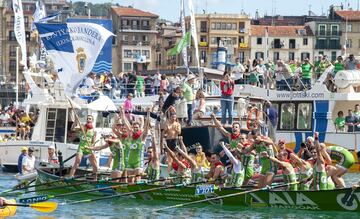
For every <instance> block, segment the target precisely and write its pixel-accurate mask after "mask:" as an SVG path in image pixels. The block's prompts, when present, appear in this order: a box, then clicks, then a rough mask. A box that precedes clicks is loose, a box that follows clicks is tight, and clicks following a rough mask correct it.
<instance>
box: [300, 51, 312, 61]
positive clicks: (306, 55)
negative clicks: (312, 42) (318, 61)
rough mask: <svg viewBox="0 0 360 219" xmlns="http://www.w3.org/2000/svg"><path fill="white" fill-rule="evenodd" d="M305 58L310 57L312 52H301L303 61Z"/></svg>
mask: <svg viewBox="0 0 360 219" xmlns="http://www.w3.org/2000/svg"><path fill="white" fill-rule="evenodd" d="M304 59H310V53H308V52H302V53H301V61H304Z"/></svg>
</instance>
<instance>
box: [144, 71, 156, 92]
mask: <svg viewBox="0 0 360 219" xmlns="http://www.w3.org/2000/svg"><path fill="white" fill-rule="evenodd" d="M144 83H145V96H151V95H154V79H153V78H152V77H150V76H147V77H146V78H145V79H144Z"/></svg>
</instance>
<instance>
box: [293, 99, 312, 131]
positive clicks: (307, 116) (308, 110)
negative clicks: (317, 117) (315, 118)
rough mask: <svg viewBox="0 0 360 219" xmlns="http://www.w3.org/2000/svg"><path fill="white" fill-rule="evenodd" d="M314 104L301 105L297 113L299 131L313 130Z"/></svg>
mask: <svg viewBox="0 0 360 219" xmlns="http://www.w3.org/2000/svg"><path fill="white" fill-rule="evenodd" d="M311 115H312V104H311V103H300V104H299V105H298V112H297V129H303V130H304V129H311Z"/></svg>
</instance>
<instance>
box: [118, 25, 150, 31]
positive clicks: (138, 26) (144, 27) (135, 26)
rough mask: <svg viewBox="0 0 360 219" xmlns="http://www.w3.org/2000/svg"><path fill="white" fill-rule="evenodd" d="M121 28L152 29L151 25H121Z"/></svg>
mask: <svg viewBox="0 0 360 219" xmlns="http://www.w3.org/2000/svg"><path fill="white" fill-rule="evenodd" d="M120 30H143V31H150V30H151V26H140V25H121V26H120Z"/></svg>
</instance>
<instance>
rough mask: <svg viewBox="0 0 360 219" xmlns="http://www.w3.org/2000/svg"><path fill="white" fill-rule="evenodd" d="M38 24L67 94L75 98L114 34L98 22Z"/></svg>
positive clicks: (42, 38)
mask: <svg viewBox="0 0 360 219" xmlns="http://www.w3.org/2000/svg"><path fill="white" fill-rule="evenodd" d="M35 25H36V28H37V29H38V31H39V34H40V38H41V40H42V42H43V43H44V46H45V48H46V50H47V52H48V54H49V57H50V58H51V60H52V62H53V63H54V67H55V70H56V71H57V73H58V76H59V79H60V81H61V83H62V84H63V85H64V88H65V92H66V93H67V94H68V95H74V94H75V91H76V89H77V88H78V86H79V84H80V83H81V81H82V80H83V79H84V78H85V77H86V76H87V75H88V74H89V73H90V72H91V70H92V68H93V67H94V64H95V61H96V59H97V57H98V55H99V53H100V51H101V49H102V48H103V46H104V43H105V42H106V40H107V39H108V38H109V37H110V36H112V35H113V34H112V33H111V32H110V31H108V30H107V29H106V28H104V27H102V26H101V25H98V24H94V23H75V22H72V23H65V24H44V23H36V24H35ZM108 52H110V53H111V51H108Z"/></svg>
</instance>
